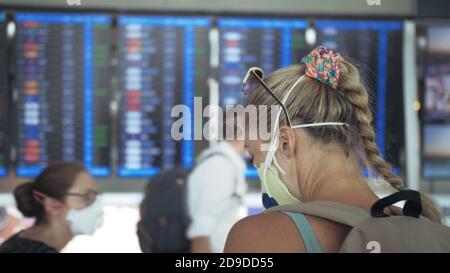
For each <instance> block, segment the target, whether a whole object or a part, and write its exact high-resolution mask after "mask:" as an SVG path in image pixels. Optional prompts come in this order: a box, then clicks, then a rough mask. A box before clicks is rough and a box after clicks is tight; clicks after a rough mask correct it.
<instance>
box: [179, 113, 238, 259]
mask: <svg viewBox="0 0 450 273" xmlns="http://www.w3.org/2000/svg"><path fill="white" fill-rule="evenodd" d="M222 125H223V126H222V128H223V130H222V132H223V135H224V136H225V135H226V130H227V129H229V130H231V129H232V130H233V133H230V134H229V135H230V136H231V138H230V139H226V137H224V139H225V140H223V141H221V142H219V143H218V144H217V145H216V146H212V147H210V148H209V149H207V150H205V151H203V152H202V153H201V154H200V156H199V157H198V158H197V162H198V164H197V166H196V167H195V168H194V170H193V171H192V173H191V174H190V175H189V177H188V183H187V185H188V186H187V203H188V204H187V207H188V214H189V217H190V224H189V226H188V229H187V237H188V238H189V239H190V240H191V252H194V253H195V252H201V253H207V252H215V253H221V252H223V249H224V246H225V241H226V238H227V235H228V232H229V231H230V229H231V227H232V226H233V225H234V224H235V223H236V222H237V221H238V220H240V219H241V218H242V216H241V215H240V213H239V212H240V209H241V208H242V206H243V202H242V197H243V196H244V194H245V192H246V190H247V184H246V181H245V171H246V168H247V164H246V162H245V160H244V155H245V153H246V152H245V146H244V145H245V142H244V140H243V138H242V140H240V138H239V137H238V136H239V135H240V134H241V133H242V131H243V130H242V129H243V128H241V127H242V126H240V125H239V119H235V118H234V115H228V114H226V115H225V118H224V119H223V124H222Z"/></svg>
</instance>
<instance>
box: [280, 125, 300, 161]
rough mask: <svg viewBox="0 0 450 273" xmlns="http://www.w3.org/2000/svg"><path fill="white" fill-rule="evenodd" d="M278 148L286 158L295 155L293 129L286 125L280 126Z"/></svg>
mask: <svg viewBox="0 0 450 273" xmlns="http://www.w3.org/2000/svg"><path fill="white" fill-rule="evenodd" d="M279 138H280V142H279V146H278V150H279V151H280V152H281V153H283V155H284V156H286V157H287V158H293V157H295V142H296V141H297V140H296V138H295V131H294V130H293V129H292V128H290V127H289V126H287V125H281V126H280V135H279Z"/></svg>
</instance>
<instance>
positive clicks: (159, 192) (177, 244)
mask: <svg viewBox="0 0 450 273" xmlns="http://www.w3.org/2000/svg"><path fill="white" fill-rule="evenodd" d="M215 155H222V156H225V157H226V156H227V155H225V154H224V153H221V152H213V153H211V154H209V155H207V156H206V157H203V158H202V159H201V160H200V161H198V162H196V167H197V166H198V165H199V164H200V163H202V162H204V161H206V159H209V158H210V157H212V156H215ZM189 174H190V171H189V170H186V169H185V168H183V167H175V168H173V169H169V170H165V171H162V172H160V173H159V174H158V175H156V176H155V177H154V178H153V179H152V180H151V181H150V182H149V183H148V184H147V187H146V189H145V197H144V200H143V201H142V203H141V205H140V215H141V218H140V221H139V222H138V224H137V235H138V238H139V244H140V246H141V250H142V252H144V253H161V252H163V253H167V252H172V253H173V252H176V253H186V252H189V251H190V246H191V243H190V240H189V239H188V238H187V237H186V230H187V228H188V226H189V223H190V219H189V215H188V211H187V194H186V192H187V191H186V190H187V179H188V176H189ZM236 184H237V183H236Z"/></svg>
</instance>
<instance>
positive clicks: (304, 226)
mask: <svg viewBox="0 0 450 273" xmlns="http://www.w3.org/2000/svg"><path fill="white" fill-rule="evenodd" d="M283 213H285V214H287V215H288V216H289V218H291V220H292V222H294V224H295V226H296V227H297V230H298V232H299V233H300V236H301V237H302V238H303V242H304V243H305V248H306V252H307V253H322V252H323V251H322V248H321V247H320V243H319V240H317V236H316V234H315V233H314V231H313V229H312V227H311V224H310V223H309V221H308V219H306V217H305V215H304V214H303V213H299V212H290V211H283Z"/></svg>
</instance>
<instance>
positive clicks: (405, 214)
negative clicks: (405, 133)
mask: <svg viewBox="0 0 450 273" xmlns="http://www.w3.org/2000/svg"><path fill="white" fill-rule="evenodd" d="M399 201H406V203H405V205H404V207H403V210H402V209H400V208H398V207H394V206H392V205H393V204H395V203H397V202H399ZM386 207H389V208H390V209H391V211H392V212H393V214H392V215H391V216H389V215H386V214H385V213H384V212H383V210H384V209H385V208H386ZM267 211H286V212H300V213H304V214H310V215H314V216H318V217H322V218H325V219H328V220H331V221H334V222H337V223H341V224H344V225H347V226H350V227H352V229H351V230H350V232H349V233H348V235H347V236H346V238H345V240H344V242H343V244H342V246H341V248H340V250H339V252H350V253H392V252H394V253H398V252H450V227H447V226H445V225H442V224H439V223H437V222H433V221H431V220H429V219H427V218H425V217H423V216H420V213H421V212H422V205H421V201H420V193H419V192H417V191H412V190H404V191H399V192H396V193H394V194H392V195H389V196H387V197H385V198H382V199H379V200H378V201H377V202H375V204H373V206H372V207H371V210H370V212H369V211H367V210H365V209H362V208H358V207H354V206H350V205H346V204H341V203H335V202H329V201H313V202H308V203H303V204H299V205H287V206H277V207H273V208H270V209H268V210H267Z"/></svg>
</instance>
